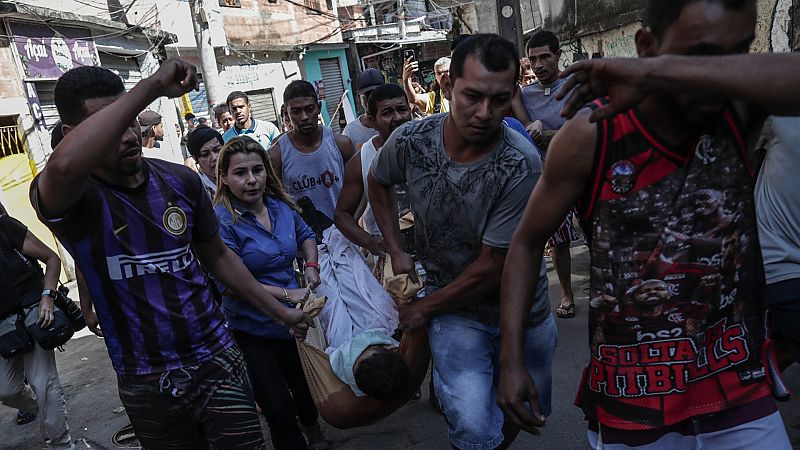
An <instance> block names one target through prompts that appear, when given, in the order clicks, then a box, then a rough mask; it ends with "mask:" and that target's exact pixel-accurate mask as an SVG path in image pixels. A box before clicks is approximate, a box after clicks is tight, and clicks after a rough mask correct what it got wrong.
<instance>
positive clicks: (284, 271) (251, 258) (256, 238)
mask: <svg viewBox="0 0 800 450" xmlns="http://www.w3.org/2000/svg"><path fill="white" fill-rule="evenodd" d="M264 202H265V204H266V205H267V211H268V213H269V220H270V223H271V224H272V232H269V231H267V230H266V228H264V226H263V225H261V224H260V223H259V222H258V220H257V219H256V217H255V215H254V214H253V213H251V212H250V211H247V210H245V209H244V208H242V207H240V206H238V207H237V204H236V203H235V202H234V208H235V209H234V214H235V215H236V216H237V220H236V222H235V223H234V220H233V218H234V217H233V214H231V212H230V211H228V209H226V208H225V207H224V206H223V205H217V206H216V207H215V208H214V211H215V212H216V213H217V217H219V221H220V230H219V233H220V236H221V237H222V240H223V241H224V242H225V244H226V245H227V246H228V247H230V249H231V250H233V251H234V252H235V253H236V254H237V255H239V257H240V258H242V262H244V265H245V266H247V268H248V269H250V272H251V273H252V274H253V277H255V279H256V280H258V281H259V282H260V283H262V284H266V285H270V286H279V287H283V288H286V289H289V288H297V287H298V284H297V279H296V278H295V275H294V266H293V262H294V259H295V257H296V256H297V252H298V249H299V248H301V246H302V243H303V242H304V241H306V240H307V239H314V231H313V230H311V227H309V226H308V225H306V223H305V222H304V221H303V219H302V218H301V217H300V214H299V213H298V212H297V211H296V210H294V209H292V208H291V207H289V205H287V204H286V203H284V202H282V201H280V200H277V199H275V198H272V197H270V196H264ZM219 287H220V291H222V292H225V287H224V286H223V285H221V284H219ZM289 306H291V305H289ZM222 307H223V310H224V311H225V316H226V317H227V319H228V326H229V328H230V329H232V330H235V331H242V332H245V333H248V334H252V335H255V336H261V337H265V338H269V339H290V338H291V336H290V335H289V329H288V328H287V327H284V326H282V325H280V324H278V323H277V322H275V321H274V320H273V319H272V318H271V317H269V316H267V315H266V314H264V313H263V312H261V311H260V310H259V309H257V308H256V307H255V306H253V305H251V304H250V303H249V302H248V301H247V300H244V299H235V298H231V297H228V296H223V297H222Z"/></svg>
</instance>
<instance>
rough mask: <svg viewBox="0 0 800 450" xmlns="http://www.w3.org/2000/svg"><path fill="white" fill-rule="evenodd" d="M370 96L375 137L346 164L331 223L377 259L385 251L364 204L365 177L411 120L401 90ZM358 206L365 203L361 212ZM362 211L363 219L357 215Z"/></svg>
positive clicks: (387, 89) (382, 90)
mask: <svg viewBox="0 0 800 450" xmlns="http://www.w3.org/2000/svg"><path fill="white" fill-rule="evenodd" d="M372 92H373V95H372V96H370V99H369V101H368V102H367V117H368V119H369V121H370V124H371V125H372V126H374V127H375V129H376V130H377V131H378V135H377V136H375V137H373V138H371V139H369V140H368V141H367V142H365V143H364V145H363V146H362V147H361V151H360V152H358V153H356V154H355V156H353V158H351V159H350V161H349V162H348V163H347V166H346V167H345V173H344V187H343V188H342V192H341V194H340V195H339V201H338V203H337V204H336V213H335V217H334V221H335V222H336V226H337V227H338V228H339V230H340V231H341V232H342V234H344V235H345V237H346V238H347V239H349V240H350V242H353V243H354V244H356V245H358V246H360V247H363V248H365V249H367V250H369V252H370V253H372V254H373V255H379V254H381V253H383V252H385V251H386V247H385V246H384V245H383V239H382V238H381V236H380V234H381V230H380V229H379V228H378V223H377V222H376V221H375V217H374V216H373V214H372V208H371V207H370V205H369V201H367V202H364V200H365V199H366V198H367V196H366V193H367V175H369V168H370V167H371V166H372V161H373V160H374V159H375V157H376V156H377V155H378V152H380V148H381V146H382V145H383V143H384V142H386V140H387V139H389V135H391V134H392V132H393V131H394V130H396V129H397V128H398V127H399V126H400V125H402V124H404V123H406V122H408V121H410V120H411V109H410V108H409V106H408V100H407V99H406V96H405V92H404V91H403V88H401V87H400V86H398V85H396V84H384V85H382V86H380V87H378V88H376V89H375V90H374V91H372ZM362 203H366V204H365V205H364V207H363V209H361V205H362ZM362 211H363V215H362V214H360V213H361V212H362ZM359 217H361V218H363V220H364V226H365V228H361V227H360V226H359V225H358V222H357V219H358V218H359Z"/></svg>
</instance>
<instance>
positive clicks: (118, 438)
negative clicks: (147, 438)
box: [111, 424, 142, 448]
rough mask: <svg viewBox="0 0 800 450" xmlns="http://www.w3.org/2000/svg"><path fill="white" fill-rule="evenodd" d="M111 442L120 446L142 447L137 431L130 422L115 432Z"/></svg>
mask: <svg viewBox="0 0 800 450" xmlns="http://www.w3.org/2000/svg"><path fill="white" fill-rule="evenodd" d="M111 442H112V443H113V444H114V445H116V446H117V447H118V448H142V444H140V443H139V439H138V438H137V437H136V433H134V432H133V426H132V425H130V424H128V425H125V426H124V427H122V429H121V430H119V431H117V432H116V433H114V436H113V437H112V438H111Z"/></svg>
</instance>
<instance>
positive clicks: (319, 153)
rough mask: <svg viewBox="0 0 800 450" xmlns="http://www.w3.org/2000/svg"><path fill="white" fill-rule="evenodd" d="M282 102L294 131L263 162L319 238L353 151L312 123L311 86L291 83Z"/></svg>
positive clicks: (316, 106)
mask: <svg viewBox="0 0 800 450" xmlns="http://www.w3.org/2000/svg"><path fill="white" fill-rule="evenodd" d="M283 101H284V103H285V104H286V109H287V111H288V113H289V118H290V120H291V122H292V125H293V126H294V129H293V130H292V131H289V132H287V133H285V134H284V135H283V136H281V137H280V138H279V139H278V140H277V143H275V144H274V145H273V146H272V147H271V148H270V149H269V151H268V154H269V158H270V161H271V162H272V166H273V167H274V168H275V172H276V173H279V174H280V176H281V179H282V181H283V185H284V187H286V191H287V192H289V194H291V195H292V197H294V199H295V201H296V202H298V204H301V207H302V208H303V210H304V211H303V212H304V214H303V219H305V220H306V222H308V225H309V226H310V227H311V228H313V229H314V231H315V232H316V233H317V237H318V239H320V238H321V235H322V232H323V231H324V230H325V229H326V228H328V227H329V226H330V225H331V224H333V211H334V209H335V208H336V200H337V199H338V198H339V192H340V191H341V190H342V184H343V183H344V165H345V163H346V162H347V160H349V159H350V158H351V157H352V156H353V153H355V150H354V149H353V143H352V142H350V139H348V138H347V137H346V136H343V135H341V134H337V133H334V132H333V130H331V129H330V128H328V127H323V126H321V125H319V124H318V120H319V114H320V102H319V99H318V97H317V92H316V91H315V90H314V86H312V85H311V83H309V82H308V81H304V80H296V81H292V82H291V83H289V86H287V87H286V91H284V95H283Z"/></svg>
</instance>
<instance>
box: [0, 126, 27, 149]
mask: <svg viewBox="0 0 800 450" xmlns="http://www.w3.org/2000/svg"><path fill="white" fill-rule="evenodd" d="M20 153H25V147H24V146H23V145H22V139H20V136H19V128H17V127H16V126H13V125H12V126H7V127H0V157H3V156H10V155H18V154H20Z"/></svg>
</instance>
